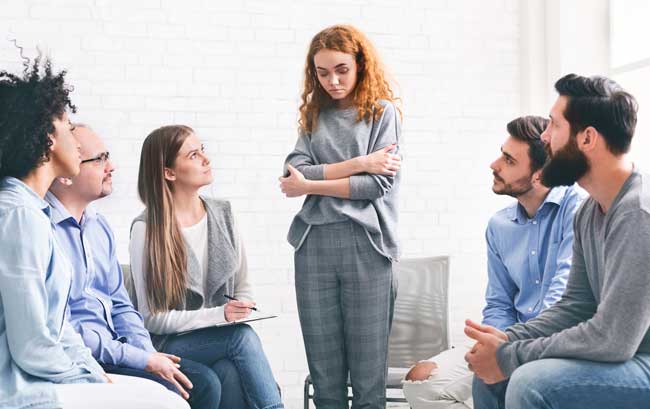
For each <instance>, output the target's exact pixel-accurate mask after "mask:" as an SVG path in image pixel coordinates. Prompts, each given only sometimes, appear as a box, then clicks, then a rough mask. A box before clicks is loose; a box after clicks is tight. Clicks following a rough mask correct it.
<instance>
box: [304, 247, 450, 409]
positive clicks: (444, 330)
mask: <svg viewBox="0 0 650 409" xmlns="http://www.w3.org/2000/svg"><path fill="white" fill-rule="evenodd" d="M395 266H396V269H395V273H396V274H397V299H396V301H395V312H394V315H393V325H392V330H391V333H390V338H389V345H388V367H389V368H388V379H387V382H386V389H387V390H388V391H390V390H399V391H400V394H399V396H391V395H388V396H387V398H386V400H387V401H388V402H406V399H405V398H404V396H403V394H401V389H402V379H403V378H404V375H406V373H407V372H408V370H409V368H410V367H411V365H413V364H414V363H415V362H417V361H420V360H423V359H428V358H430V357H432V356H434V355H437V354H439V353H440V352H442V351H445V350H447V349H449V348H450V347H451V337H450V328H449V257H448V256H440V257H422V258H412V259H402V261H400V262H399V263H396V265H395ZM311 384H312V383H311V377H310V376H309V375H307V378H306V379H305V386H304V408H305V409H309V400H310V399H312V398H313V394H312V393H311V387H310V385H311ZM349 386H350V384H349V382H348V387H349ZM349 399H351V397H350V398H349Z"/></svg>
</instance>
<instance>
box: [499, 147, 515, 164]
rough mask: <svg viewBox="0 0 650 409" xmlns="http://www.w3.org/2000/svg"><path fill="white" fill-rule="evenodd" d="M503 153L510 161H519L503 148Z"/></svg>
mask: <svg viewBox="0 0 650 409" xmlns="http://www.w3.org/2000/svg"><path fill="white" fill-rule="evenodd" d="M501 153H503V156H505V157H506V158H508V159H510V160H511V161H513V162H517V159H515V158H514V156H512V155H511V154H509V153H508V152H506V151H504V150H503V146H502V147H501Z"/></svg>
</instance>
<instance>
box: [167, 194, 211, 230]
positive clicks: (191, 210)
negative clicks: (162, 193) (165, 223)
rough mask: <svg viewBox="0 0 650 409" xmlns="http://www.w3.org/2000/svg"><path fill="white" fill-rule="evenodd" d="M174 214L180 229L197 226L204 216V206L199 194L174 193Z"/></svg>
mask: <svg viewBox="0 0 650 409" xmlns="http://www.w3.org/2000/svg"><path fill="white" fill-rule="evenodd" d="M172 197H173V200H174V213H175V216H176V220H177V221H178V224H179V225H180V227H181V228H182V227H189V226H194V225H195V224H197V223H198V222H199V221H201V219H202V218H203V216H205V206H204V205H203V200H201V197H200V196H199V192H198V191H196V192H194V193H191V194H188V193H184V192H174V193H173V194H172Z"/></svg>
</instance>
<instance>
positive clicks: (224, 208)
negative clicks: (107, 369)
mask: <svg viewBox="0 0 650 409" xmlns="http://www.w3.org/2000/svg"><path fill="white" fill-rule="evenodd" d="M201 199H202V200H203V202H204V204H205V208H206V211H207V217H208V276H207V278H206V285H205V288H203V287H202V283H200V282H196V280H188V283H187V289H186V292H185V300H184V301H183V302H182V303H180V304H179V305H177V306H176V307H175V308H174V309H175V310H198V309H200V308H212V307H217V306H220V305H223V304H225V303H226V301H228V300H227V299H226V298H225V297H224V294H234V290H235V272H236V271H237V268H238V267H239V249H238V245H239V244H238V243H239V242H238V240H237V237H236V233H235V229H234V218H233V214H232V209H231V207H230V202H228V201H224V200H217V199H212V198H206V197H202V198H201ZM145 214H146V210H145V211H144V212H142V213H141V214H140V215H139V216H138V217H136V218H135V219H134V220H133V223H132V224H131V227H133V224H135V223H136V222H146V217H145ZM186 250H187V276H188V277H197V276H199V277H200V276H201V275H202V273H201V272H200V264H199V260H198V255H196V254H194V252H193V251H192V249H191V248H190V247H189V246H187V244H186ZM168 337H169V335H155V334H152V341H153V343H154V346H155V347H156V349H160V348H162V347H163V346H164V343H165V342H166V341H167V339H168Z"/></svg>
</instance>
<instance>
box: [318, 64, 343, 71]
mask: <svg viewBox="0 0 650 409" xmlns="http://www.w3.org/2000/svg"><path fill="white" fill-rule="evenodd" d="M341 67H347V64H346V63H344V62H342V63H340V64H338V65H337V66H335V67H334V69H337V68H341ZM316 69H317V70H325V71H327V68H323V67H316Z"/></svg>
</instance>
